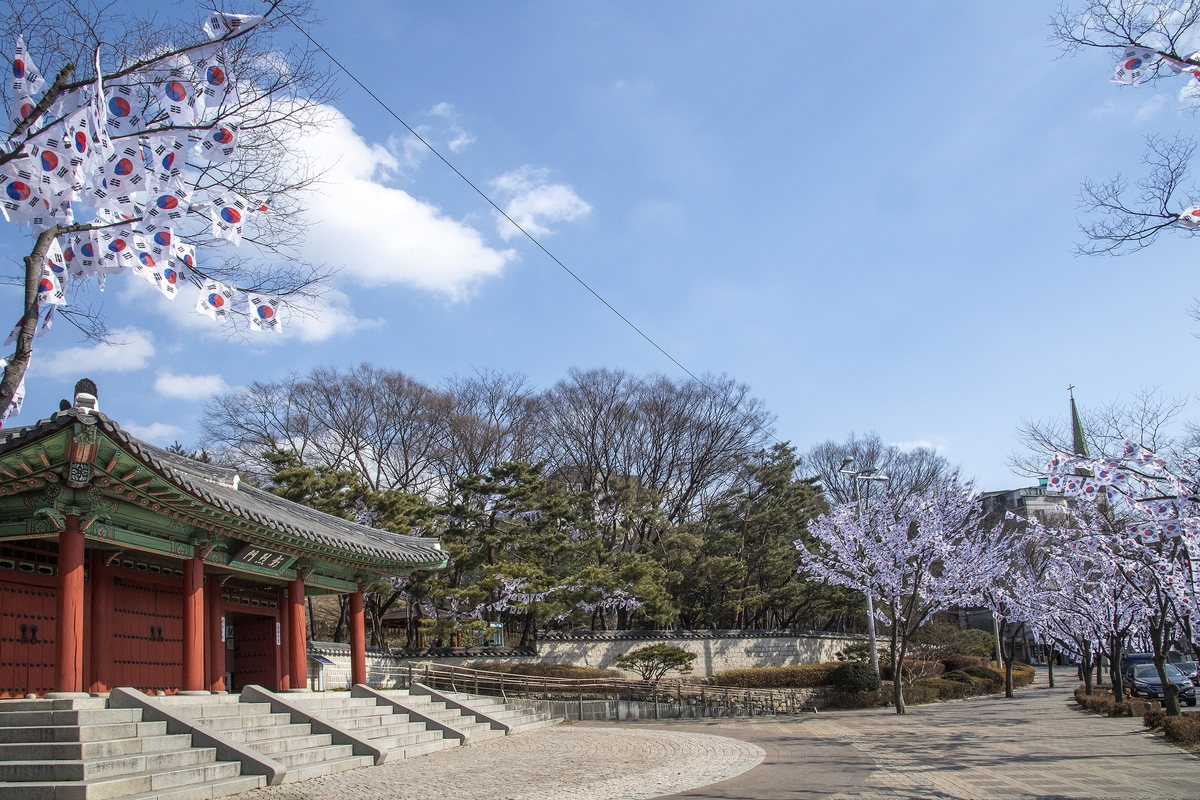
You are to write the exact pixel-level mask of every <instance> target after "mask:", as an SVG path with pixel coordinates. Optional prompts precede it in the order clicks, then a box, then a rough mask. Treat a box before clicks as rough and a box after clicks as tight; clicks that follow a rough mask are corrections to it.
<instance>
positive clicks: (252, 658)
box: [226, 614, 278, 690]
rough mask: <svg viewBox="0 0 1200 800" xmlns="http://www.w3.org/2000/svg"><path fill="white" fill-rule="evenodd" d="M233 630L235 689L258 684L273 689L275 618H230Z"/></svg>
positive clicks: (249, 616) (249, 615) (227, 617)
mask: <svg viewBox="0 0 1200 800" xmlns="http://www.w3.org/2000/svg"><path fill="white" fill-rule="evenodd" d="M226 619H227V620H229V624H230V625H231V626H232V628H233V670H232V672H233V686H234V689H235V690H240V689H241V688H242V687H244V686H249V685H250V684H252V683H253V684H256V685H258V686H262V687H264V688H266V689H274V688H275V684H276V671H275V656H276V653H277V651H278V647H276V645H275V618H274V617H266V616H258V615H256V614H237V615H233V614H227V616H226Z"/></svg>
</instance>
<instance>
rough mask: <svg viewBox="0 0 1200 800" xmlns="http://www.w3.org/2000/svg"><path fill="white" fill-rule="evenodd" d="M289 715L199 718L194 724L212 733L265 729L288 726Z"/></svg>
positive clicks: (268, 714)
mask: <svg viewBox="0 0 1200 800" xmlns="http://www.w3.org/2000/svg"><path fill="white" fill-rule="evenodd" d="M291 722H292V715H291V714H286V713H282V714H270V713H267V714H244V715H240V716H236V717H200V718H198V719H196V724H198V725H202V726H203V727H205V728H210V729H211V730H214V731H234V730H237V729H238V728H266V727H268V726H271V725H290V724H291Z"/></svg>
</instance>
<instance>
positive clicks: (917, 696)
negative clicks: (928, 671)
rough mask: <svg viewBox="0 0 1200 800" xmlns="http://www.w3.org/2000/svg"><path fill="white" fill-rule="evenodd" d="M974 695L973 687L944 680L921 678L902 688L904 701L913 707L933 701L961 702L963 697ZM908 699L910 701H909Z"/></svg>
mask: <svg viewBox="0 0 1200 800" xmlns="http://www.w3.org/2000/svg"><path fill="white" fill-rule="evenodd" d="M975 694H976V691H975V687H974V686H972V685H969V684H965V683H961V682H960V681H948V680H946V679H945V678H921V679H919V680H916V681H913V683H912V685H910V686H906V687H904V695H905V701H906V702H911V703H912V704H913V705H919V704H921V703H932V702H934V701H935V700H961V699H963V698H964V697H974V696H975ZM909 697H911V698H912V699H911V700H909V699H908V698H909Z"/></svg>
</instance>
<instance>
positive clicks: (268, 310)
mask: <svg viewBox="0 0 1200 800" xmlns="http://www.w3.org/2000/svg"><path fill="white" fill-rule="evenodd" d="M248 297H249V299H250V327H251V328H253V329H254V330H256V331H273V332H274V333H279V332H280V331H281V330H282V329H283V326H282V324H281V323H280V321H279V298H278V297H266V296H264V295H260V294H250V295H248Z"/></svg>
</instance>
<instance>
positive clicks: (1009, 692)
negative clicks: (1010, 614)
mask: <svg viewBox="0 0 1200 800" xmlns="http://www.w3.org/2000/svg"><path fill="white" fill-rule="evenodd" d="M1008 645H1009V646H1008V647H1007V648H1003V649H1001V651H1000V652H1002V653H1003V654H1004V696H1005V697H1006V698H1008V699H1009V700H1011V699H1013V697H1015V696H1016V695H1015V693H1014V692H1013V678H1012V668H1013V659H1015V658H1016V657H1017V653H1016V650H1017V637H1016V636H1013V637H1011V638H1010V639H1009V640H1008Z"/></svg>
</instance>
